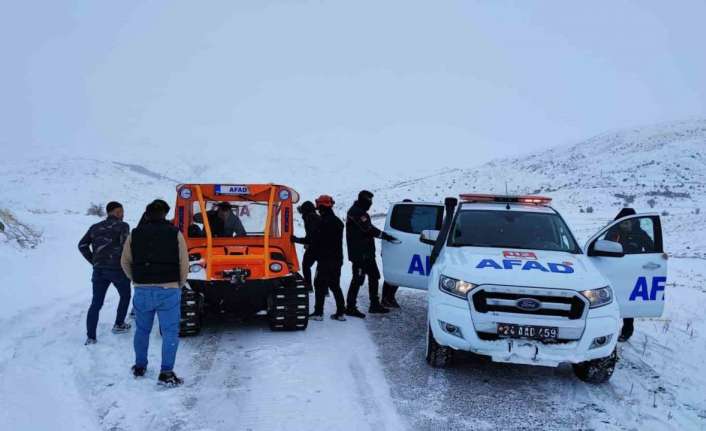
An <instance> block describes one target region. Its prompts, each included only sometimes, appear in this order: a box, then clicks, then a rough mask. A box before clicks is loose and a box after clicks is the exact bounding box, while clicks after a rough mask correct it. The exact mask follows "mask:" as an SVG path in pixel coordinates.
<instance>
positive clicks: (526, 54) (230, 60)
mask: <svg viewBox="0 0 706 431" xmlns="http://www.w3.org/2000/svg"><path fill="white" fill-rule="evenodd" d="M705 18H706V2H703V1H678V2H665V1H654V2H651V1H635V2H627V1H605V2H600V1H588V2H565V1H547V2H533V1H516V2H510V1H507V2H501V1H420V2H417V1H379V0H376V1H366V0H355V1H342V0H338V1H309V2H297V1H263V0H257V1H255V0H253V1H174V0H170V1H166V0H165V1H150V2H148V1H144V0H137V1H132V0H121V1H117V0H115V1H89V0H85V1H60V0H52V1H34V0H25V1H14V2H13V1H6V2H3V4H2V8H1V10H0V55H2V63H1V64H2V67H0V115H1V118H2V121H1V122H0V145H1V146H2V148H3V151H6V152H10V153H11V154H19V153H31V154H41V153H46V152H60V153H61V154H68V155H78V156H89V157H94V156H103V157H113V158H121V157H123V158H130V159H132V160H134V159H135V157H137V156H139V154H141V153H146V152H150V153H152V154H154V153H155V152H156V151H165V152H166V151H168V152H170V153H171V154H181V155H184V154H192V153H193V152H194V151H195V149H198V151H203V150H206V151H210V152H212V153H222V154H224V155H225V154H234V153H237V152H239V151H247V150H248V148H251V147H253V146H258V147H260V148H263V147H264V148H273V149H280V148H281V149H283V150H285V151H290V150H301V151H317V149H322V151H326V152H327V153H328V154H332V155H336V156H337V157H340V158H342V159H350V160H352V161H363V160H370V161H371V163H373V164H375V166H381V167H384V166H385V165H386V164H387V163H393V162H392V161H390V160H391V158H393V157H396V160H395V161H394V163H399V162H400V161H401V162H404V163H405V165H407V166H410V168H420V167H426V168H432V169H438V168H440V167H442V166H468V165H475V164H478V163H480V162H483V161H486V160H488V159H490V158H493V157H496V156H503V155H508V154H511V153H516V152H528V151H533V150H535V149H541V148H545V147H547V146H552V145H558V144H567V143H574V142H576V141H579V140H582V139H585V138H588V137H590V136H592V135H595V134H597V133H601V132H603V131H606V130H612V129H617V128H624V127H632V126H637V125H642V124H651V123H655V122H662V121H670V120H679V119H686V118H693V117H706V47H705V46H704V41H705V40H706V26H705V25H704V19H705Z"/></svg>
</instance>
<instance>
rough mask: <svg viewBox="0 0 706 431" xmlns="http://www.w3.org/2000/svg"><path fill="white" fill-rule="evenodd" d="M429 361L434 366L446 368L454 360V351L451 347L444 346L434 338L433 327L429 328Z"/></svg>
mask: <svg viewBox="0 0 706 431" xmlns="http://www.w3.org/2000/svg"><path fill="white" fill-rule="evenodd" d="M426 353H427V354H426V359H427V363H428V364H429V365H431V366H432V367H434V368H446V367H448V366H449V365H451V362H453V354H454V351H453V349H451V348H450V347H446V346H442V345H440V344H439V343H437V342H436V339H434V334H433V333H432V332H431V328H429V327H428V328H427V352H426Z"/></svg>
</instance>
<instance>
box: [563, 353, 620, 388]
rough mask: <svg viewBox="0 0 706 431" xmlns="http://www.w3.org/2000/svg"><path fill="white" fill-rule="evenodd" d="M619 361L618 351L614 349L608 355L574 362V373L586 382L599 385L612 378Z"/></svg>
mask: <svg viewBox="0 0 706 431" xmlns="http://www.w3.org/2000/svg"><path fill="white" fill-rule="evenodd" d="M617 363H618V353H617V351H616V350H613V353H611V355H610V356H608V357H605V358H600V359H594V360H592V361H586V362H581V363H579V364H573V367H574V374H576V377H578V378H579V379H581V380H582V381H584V382H586V383H591V384H594V385H599V384H601V383H605V382H607V381H608V380H610V378H611V376H612V375H613V371H615V364H617Z"/></svg>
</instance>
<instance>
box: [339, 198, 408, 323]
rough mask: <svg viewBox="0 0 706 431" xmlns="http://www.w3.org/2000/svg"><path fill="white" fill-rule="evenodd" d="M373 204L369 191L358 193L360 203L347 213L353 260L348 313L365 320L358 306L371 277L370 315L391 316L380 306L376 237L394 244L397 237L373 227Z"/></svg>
mask: <svg viewBox="0 0 706 431" xmlns="http://www.w3.org/2000/svg"><path fill="white" fill-rule="evenodd" d="M372 205H373V194H372V193H371V192H369V191H367V190H363V191H361V192H360V193H358V200H356V201H355V202H354V203H353V206H351V208H350V209H349V210H348V214H347V217H346V240H347V245H348V260H349V261H351V264H352V269H353V277H352V279H351V284H350V287H349V288H348V297H347V301H346V314H347V315H349V316H353V317H359V318H365V314H363V313H361V312H360V310H358V307H357V299H358V291H359V290H360V287H361V286H362V285H363V283H364V282H365V278H366V277H367V278H368V294H369V296H370V308H369V309H368V312H370V313H388V312H389V311H390V310H389V309H388V308H385V307H383V306H382V305H381V304H380V298H379V296H378V282H379V280H380V270H379V269H378V265H377V262H376V260H375V238H380V239H383V240H385V241H395V240H396V238H395V237H393V236H392V235H389V234H387V233H385V232H383V231H381V230H380V229H378V228H376V227H375V226H373V223H372V222H371V220H370V214H368V210H369V209H370V207H371V206H372Z"/></svg>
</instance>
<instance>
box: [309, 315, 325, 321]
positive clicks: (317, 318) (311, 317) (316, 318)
mask: <svg viewBox="0 0 706 431" xmlns="http://www.w3.org/2000/svg"><path fill="white" fill-rule="evenodd" d="M309 320H316V321H317V322H321V321H322V320H324V316H323V315H321V314H315V313H311V314H310V315H309Z"/></svg>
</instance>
